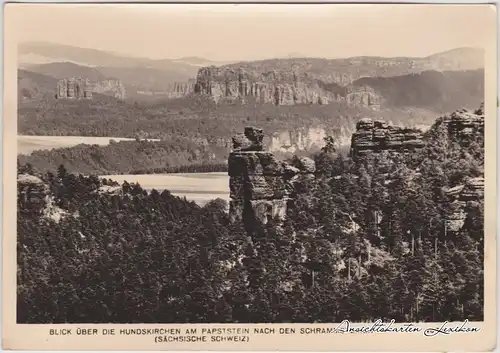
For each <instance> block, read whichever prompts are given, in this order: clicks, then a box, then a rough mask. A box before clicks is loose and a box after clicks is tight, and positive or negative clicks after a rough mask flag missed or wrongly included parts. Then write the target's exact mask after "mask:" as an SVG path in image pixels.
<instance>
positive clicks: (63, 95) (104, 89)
mask: <svg viewBox="0 0 500 353" xmlns="http://www.w3.org/2000/svg"><path fill="white" fill-rule="evenodd" d="M93 92H95V93H101V94H104V95H110V96H113V97H115V98H118V99H125V87H124V86H123V84H122V83H121V82H120V81H119V80H101V81H95V82H90V81H89V80H88V79H84V78H80V77H70V78H65V79H62V80H59V81H58V82H57V88H56V98H58V99H82V98H87V99H91V98H92V93H93Z"/></svg>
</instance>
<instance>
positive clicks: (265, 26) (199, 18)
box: [5, 4, 496, 61]
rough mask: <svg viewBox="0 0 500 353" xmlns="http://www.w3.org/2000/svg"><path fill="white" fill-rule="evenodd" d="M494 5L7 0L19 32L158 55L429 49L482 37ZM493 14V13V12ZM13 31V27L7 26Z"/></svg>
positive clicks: (474, 42) (410, 52)
mask: <svg viewBox="0 0 500 353" xmlns="http://www.w3.org/2000/svg"><path fill="white" fill-rule="evenodd" d="M494 11H495V9H494V7H492V6H489V5H376V4H364V5H361V4H358V5H353V4H350V5H339V4H330V5H326V4H319V5H298V4H296V5H285V4H281V5H266V4H259V5H243V4H240V5H229V4H225V5H208V4H204V5H187V4H183V5H179V4H177V5H174V4H170V5H165V4H142V5H137V4H129V5H125V4H121V5H117V4H111V5H109V4H108V5H103V4H101V5H88V4H87V5H83V4H82V5H76V4H71V5H70V4H59V5H56V4H7V5H6V8H5V13H6V16H13V17H12V18H14V16H15V27H16V28H15V29H14V31H15V35H16V36H17V39H18V42H33V41H36V42H40V41H41V42H50V43H57V44H67V45H73V46H78V47H85V48H93V49H100V50H106V51H111V52H115V53H119V54H124V55H127V56H136V57H148V58H152V59H163V58H180V57H187V56H198V57H203V58H207V59H210V60H219V61H225V60H227V61H234V60H256V59H265V58H272V57H287V56H289V55H291V54H293V55H294V56H297V55H299V54H301V55H303V56H308V57H323V58H343V57H352V56H363V55H367V56H383V57H394V56H410V57H423V56H427V55H430V54H434V53H437V52H442V51H445V50H449V49H453V48H458V47H484V45H485V44H484V41H485V40H486V37H487V36H485V33H486V32H487V30H489V31H490V32H491V28H488V29H487V28H486V26H485V25H484V23H486V22H488V21H486V20H488V19H489V20H490V21H489V23H494V22H492V18H495V17H496V13H495V12H494ZM493 21H494V20H493ZM6 34H7V35H8V33H6Z"/></svg>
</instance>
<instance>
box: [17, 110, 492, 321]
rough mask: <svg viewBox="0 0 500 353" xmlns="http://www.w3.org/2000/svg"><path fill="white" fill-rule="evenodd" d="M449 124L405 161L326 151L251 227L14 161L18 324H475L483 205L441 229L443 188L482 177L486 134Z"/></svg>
mask: <svg viewBox="0 0 500 353" xmlns="http://www.w3.org/2000/svg"><path fill="white" fill-rule="evenodd" d="M441 122H442V121H441V120H439V121H438V122H437V123H436V124H435V125H434V126H433V127H432V128H431V130H430V131H429V132H428V133H427V134H426V146H425V147H424V148H423V149H421V150H419V151H415V152H414V153H411V154H409V155H404V154H402V155H397V156H388V155H385V154H378V155H374V156H372V157H369V158H368V157H367V158H365V159H362V160H352V159H350V158H349V157H346V156H343V155H342V154H338V153H337V152H336V150H335V145H334V144H326V146H325V147H324V148H323V150H322V151H321V152H320V153H318V154H317V155H316V157H315V159H316V167H317V169H318V172H319V173H318V175H317V177H316V178H315V179H314V180H309V181H307V182H298V183H297V185H296V189H295V193H294V194H293V197H292V200H293V204H292V205H291V206H292V207H290V208H289V214H288V215H287V217H286V220H285V221H284V223H283V224H281V223H279V222H278V221H271V222H268V223H267V224H265V225H263V224H258V223H256V224H255V227H254V229H253V230H252V231H248V229H247V230H244V229H243V227H242V225H241V224H239V223H231V222H230V221H229V215H228V214H227V212H226V209H227V205H226V204H225V202H224V201H222V200H220V199H219V200H213V201H212V202H210V203H208V204H207V205H205V206H204V207H199V206H197V205H196V204H195V203H193V202H189V201H187V200H185V199H180V198H178V197H174V196H172V195H171V194H170V193H169V192H168V191H163V192H162V193H159V192H157V191H156V190H153V191H151V192H150V193H148V192H146V191H145V190H143V189H142V188H141V186H140V185H138V184H128V183H124V184H123V185H121V186H120V185H117V184H116V183H113V182H111V181H109V180H100V179H99V178H97V177H95V176H83V175H77V174H72V173H69V172H68V171H67V170H66V168H65V167H64V166H60V167H59V168H58V169H57V171H56V170H53V171H51V172H40V171H37V170H36V169H35V168H33V166H31V165H26V164H19V165H18V178H19V179H18V196H19V197H18V214H17V230H18V246H17V254H18V257H17V261H18V277H17V284H18V294H17V295H18V296H17V320H18V322H19V323H64V322H69V323H76V322H78V323H105V322H113V323H160V322H162V323H167V322H177V323H183V322H184V323H203V322H221V323H224V322H240V323H244V322H269V323H273V322H340V320H343V319H349V320H351V321H371V320H375V319H378V318H380V319H382V320H390V319H392V318H394V319H395V320H396V321H397V322H403V321H406V322H408V321H426V322H429V321H440V322H442V321H445V320H449V321H454V320H463V319H465V318H468V319H469V320H471V321H472V320H477V321H481V320H482V319H483V291H484V288H483V261H484V254H483V247H484V234H483V224H484V222H483V212H484V204H483V201H482V200H481V199H479V200H477V201H475V202H469V203H468V204H467V206H466V215H467V216H466V219H465V221H464V225H463V227H462V228H461V229H460V230H459V231H458V232H451V231H447V230H446V229H447V228H446V227H447V226H446V225H447V220H448V218H449V216H450V213H451V212H452V204H451V203H450V200H448V199H447V197H446V195H445V193H444V192H443V188H447V187H455V186H457V185H462V184H463V183H466V182H467V180H469V179H470V178H474V177H479V176H482V175H484V138H483V137H482V136H476V135H474V136H472V137H471V138H469V139H467V140H464V139H457V138H454V137H453V136H449V134H448V131H447V130H446V129H445V127H444V125H443V124H442V123H441ZM395 158H396V159H395ZM19 180H23V182H22V183H21V182H20V181H19ZM26 180H31V182H30V183H28V182H26ZM109 187H114V188H118V189H119V192H118V193H114V194H108V193H106V192H104V191H103V190H104V189H106V188H109Z"/></svg>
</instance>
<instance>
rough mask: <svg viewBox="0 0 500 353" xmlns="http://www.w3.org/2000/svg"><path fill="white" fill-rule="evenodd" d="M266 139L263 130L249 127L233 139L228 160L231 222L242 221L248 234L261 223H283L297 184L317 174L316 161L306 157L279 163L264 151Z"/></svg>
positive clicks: (269, 153)
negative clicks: (302, 177) (302, 178)
mask: <svg viewBox="0 0 500 353" xmlns="http://www.w3.org/2000/svg"><path fill="white" fill-rule="evenodd" d="M263 138H264V133H263V131H262V130H261V129H258V128H254V127H246V128H245V132H244V133H243V134H238V135H236V136H235V137H233V151H232V152H231V154H230V155H229V161H228V169H229V177H230V178H229V189H230V198H231V201H230V211H229V212H230V217H231V221H232V222H243V223H244V225H245V228H246V229H247V230H248V231H250V230H251V229H253V228H254V226H255V225H256V224H257V223H259V222H261V223H262V224H266V223H267V222H268V221H270V220H271V219H277V220H278V221H283V220H284V218H285V216H286V212H287V207H288V203H289V200H290V198H293V194H294V186H295V183H296V182H297V181H298V180H299V178H300V176H304V175H307V176H311V175H313V173H314V172H315V165H314V161H312V160H311V159H309V158H306V157H300V158H299V157H296V158H294V160H293V162H292V163H291V164H290V163H286V162H283V161H278V160H277V159H276V158H275V156H274V155H273V154H272V153H271V152H266V151H264V146H263V142H262V141H263Z"/></svg>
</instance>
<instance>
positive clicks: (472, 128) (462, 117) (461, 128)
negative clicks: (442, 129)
mask: <svg viewBox="0 0 500 353" xmlns="http://www.w3.org/2000/svg"><path fill="white" fill-rule="evenodd" d="M442 124H444V125H445V126H446V127H447V129H448V133H449V134H450V135H452V136H455V137H457V138H458V139H461V140H463V139H468V138H471V137H474V136H478V135H480V136H483V135H484V105H481V107H480V108H479V109H477V110H476V111H474V112H469V111H467V110H466V109H462V110H459V111H456V112H454V113H452V114H451V115H450V116H446V117H444V118H443V119H442Z"/></svg>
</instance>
